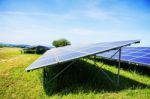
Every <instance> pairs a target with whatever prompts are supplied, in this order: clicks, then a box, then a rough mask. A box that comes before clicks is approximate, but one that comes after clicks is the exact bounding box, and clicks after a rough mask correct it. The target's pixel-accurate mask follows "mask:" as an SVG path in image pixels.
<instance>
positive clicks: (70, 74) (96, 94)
mask: <svg viewBox="0 0 150 99" xmlns="http://www.w3.org/2000/svg"><path fill="white" fill-rule="evenodd" d="M39 56H40V55H36V54H21V53H20V49H18V48H0V99H3V98H4V99H7V98H15V99H16V98H17V99H18V98H39V99H41V98H54V99H58V98H65V99H66V98H69V99H72V98H73V99H76V98H78V99H79V98H81V99H84V98H85V99H87V98H89V99H91V98H96V99H97V98H104V99H105V98H108V99H109V98H110V99H112V98H119V99H120V98H121V99H122V98H125V99H150V77H149V76H148V75H146V74H140V73H138V72H136V71H134V70H132V71H128V70H123V69H121V71H120V86H117V85H116V84H113V83H111V82H110V81H109V80H108V79H107V78H106V77H105V76H104V75H103V73H102V72H101V70H100V68H99V66H100V65H101V63H100V62H98V65H99V66H95V65H94V64H93V61H92V60H87V61H84V60H79V61H77V63H75V64H73V65H72V66H71V67H70V68H68V69H67V70H66V71H65V72H64V73H63V74H62V75H60V76H59V77H58V78H57V79H55V80H53V81H52V82H49V81H48V80H47V81H46V83H45V84H43V75H42V69H39V70H34V71H31V72H25V68H26V67H27V66H28V65H30V64H31V63H32V62H33V61H34V60H36V59H37V58H38V57H39ZM65 64H67V63H65ZM63 67H64V65H61V66H55V67H52V68H51V69H50V75H51V76H49V78H51V77H52V76H53V75H55V74H56V73H57V72H59V70H60V69H61V68H63ZM102 69H103V70H104V71H105V72H107V73H108V74H109V75H110V76H111V77H112V78H113V79H115V78H116V73H117V68H116V67H115V66H108V65H105V66H103V67H102Z"/></svg>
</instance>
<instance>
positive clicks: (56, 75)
mask: <svg viewBox="0 0 150 99" xmlns="http://www.w3.org/2000/svg"><path fill="white" fill-rule="evenodd" d="M75 62H76V60H74V61H72V62H71V63H70V64H68V65H67V66H66V67H65V68H63V69H62V70H61V71H60V72H58V73H57V74H56V75H55V76H54V77H53V78H52V79H51V80H50V82H51V81H52V80H54V79H55V78H57V77H58V76H59V75H60V74H62V73H63V72H64V71H65V70H66V69H68V68H69V67H70V66H71V65H72V64H73V63H75Z"/></svg>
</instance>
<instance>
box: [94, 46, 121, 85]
mask: <svg viewBox="0 0 150 99" xmlns="http://www.w3.org/2000/svg"><path fill="white" fill-rule="evenodd" d="M118 52H119V60H118V61H119V63H118V74H117V84H118V85H119V74H120V60H121V48H119V50H117V51H116V52H115V53H114V54H113V55H112V56H111V57H110V58H108V59H112V58H113V57H114V56H115V55H116V54H117V53H118ZM95 58H96V55H95V56H94V64H95V65H96V66H98V65H97V64H96V60H95ZM103 65H104V64H102V65H101V67H102V66H103ZM100 70H101V71H102V72H103V74H104V75H105V76H106V77H107V78H108V79H109V80H110V81H111V82H112V83H115V81H114V80H113V79H111V78H110V76H109V75H108V74H107V73H106V72H105V71H103V69H101V68H100Z"/></svg>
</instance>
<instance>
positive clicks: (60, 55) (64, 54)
mask: <svg viewBox="0 0 150 99" xmlns="http://www.w3.org/2000/svg"><path fill="white" fill-rule="evenodd" d="M138 42H139V41H138V40H130V41H117V42H105V43H96V44H86V45H78V46H72V45H70V46H65V47H59V48H53V49H51V50H48V51H47V52H46V53H44V55H42V56H41V57H40V58H39V59H37V60H36V61H35V62H33V64H31V65H30V66H29V67H27V68H26V71H29V70H33V69H37V68H42V67H45V66H49V65H54V64H58V63H62V62H66V61H70V60H73V59H77V58H81V57H85V56H88V55H93V54H97V53H100V52H101V53H102V52H105V51H109V50H112V49H115V48H118V47H123V46H128V45H130V44H133V43H138Z"/></svg>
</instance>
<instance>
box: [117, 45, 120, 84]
mask: <svg viewBox="0 0 150 99" xmlns="http://www.w3.org/2000/svg"><path fill="white" fill-rule="evenodd" d="M120 61H121V48H120V49H119V60H118V75H117V84H118V85H119V79H120Z"/></svg>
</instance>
